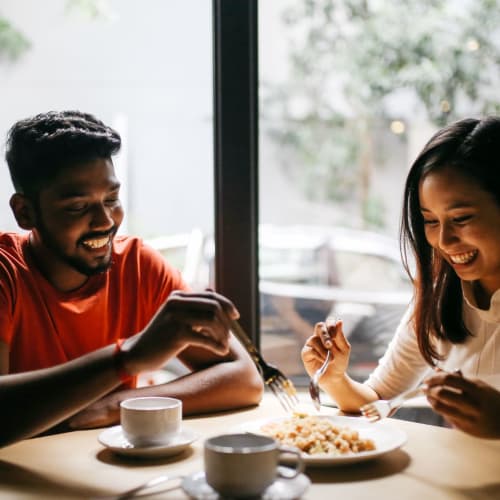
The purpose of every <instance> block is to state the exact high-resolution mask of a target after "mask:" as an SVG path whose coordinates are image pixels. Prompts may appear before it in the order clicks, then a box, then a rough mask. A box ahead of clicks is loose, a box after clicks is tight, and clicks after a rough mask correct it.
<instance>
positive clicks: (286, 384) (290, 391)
mask: <svg viewBox="0 0 500 500" xmlns="http://www.w3.org/2000/svg"><path fill="white" fill-rule="evenodd" d="M231 331H232V332H233V333H234V334H235V336H236V337H237V338H238V340H239V341H240V342H241V343H242V345H243V347H244V348H245V349H246V350H247V352H248V354H250V356H251V357H252V360H253V362H254V363H255V365H256V366H257V368H258V370H259V371H260V374H261V375H262V379H263V380H264V384H265V385H266V386H267V387H269V389H270V390H271V392H272V393H273V394H274V395H275V396H276V397H277V398H278V401H279V402H280V404H281V406H282V407H283V409H284V410H285V411H287V412H291V411H293V410H294V408H295V406H296V405H297V404H298V402H299V398H298V396H297V391H296V390H295V386H294V385H293V382H292V381H291V380H290V379H289V378H288V377H287V376H285V375H284V374H283V372H282V371H281V370H279V369H278V368H276V367H275V366H273V365H270V364H269V363H267V362H266V361H264V358H263V357H262V355H261V354H260V352H259V351H258V350H257V348H256V347H255V346H254V345H253V343H252V341H251V340H250V337H249V336H248V335H247V334H246V333H245V331H244V330H243V328H242V327H241V325H240V324H239V323H238V322H237V321H236V320H232V321H231Z"/></svg>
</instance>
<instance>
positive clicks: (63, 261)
mask: <svg viewBox="0 0 500 500" xmlns="http://www.w3.org/2000/svg"><path fill="white" fill-rule="evenodd" d="M119 189H120V183H119V182H118V180H117V178H116V176H115V172H114V168H113V163H112V161H111V160H110V159H104V158H98V159H96V160H93V161H90V162H86V163H83V164H81V165H77V166H74V167H71V168H67V169H63V170H61V172H60V173H59V174H58V176H57V177H56V178H55V179H53V180H52V181H51V182H50V184H49V185H47V186H46V187H44V188H42V189H41V190H40V193H39V197H38V200H37V203H36V205H37V206H36V223H35V227H34V228H33V233H32V241H31V243H32V245H33V247H34V250H35V253H36V255H37V257H38V258H41V259H42V262H41V264H42V267H43V268H45V270H47V269H53V268H56V269H57V270H58V272H59V271H61V270H62V269H66V271H67V272H68V273H74V272H75V271H76V272H77V273H79V274H80V275H85V276H90V275H93V274H97V273H101V272H104V271H106V270H107V269H108V268H109V266H110V264H111V255H112V241H113V237H114V235H115V233H116V231H117V230H118V228H119V226H120V224H121V222H122V220H123V209H122V206H121V203H120V199H119ZM49 279H50V277H49Z"/></svg>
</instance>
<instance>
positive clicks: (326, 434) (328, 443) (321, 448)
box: [260, 413, 376, 455]
mask: <svg viewBox="0 0 500 500" xmlns="http://www.w3.org/2000/svg"><path fill="white" fill-rule="evenodd" d="M260 430H261V432H262V433H264V434H267V435H268V436H271V437H273V438H275V439H276V440H278V441H279V442H280V443H282V444H284V445H288V446H295V447H296V448H299V450H301V451H302V452H303V453H306V454H307V455H319V454H328V455H344V454H349V453H360V452H363V451H373V450H375V449H376V447H375V443H374V441H373V440H372V439H363V438H361V437H360V435H359V432H358V431H357V430H355V429H351V428H350V427H348V426H339V425H335V424H334V423H333V422H332V421H330V420H329V419H328V418H322V417H319V416H314V415H308V414H305V413H294V414H293V415H292V417H290V418H287V419H284V420H280V421H273V422H268V423H266V424H264V425H263V426H262V427H261V428H260Z"/></svg>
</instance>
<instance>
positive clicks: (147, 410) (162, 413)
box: [120, 397, 182, 447]
mask: <svg viewBox="0 0 500 500" xmlns="http://www.w3.org/2000/svg"><path fill="white" fill-rule="evenodd" d="M181 421H182V401H181V400H179V399H175V398H162V397H142V398H131V399H126V400H124V401H122V402H121V403H120V423H121V426H122V431H123V434H124V436H125V438H126V439H127V441H128V442H129V443H131V444H133V445H134V446H137V447H144V446H159V445H164V444H167V443H168V442H169V441H170V440H171V439H172V438H173V437H174V436H175V435H176V434H178V433H179V432H180V429H181Z"/></svg>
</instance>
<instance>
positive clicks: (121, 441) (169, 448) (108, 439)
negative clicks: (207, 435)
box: [97, 425, 200, 458]
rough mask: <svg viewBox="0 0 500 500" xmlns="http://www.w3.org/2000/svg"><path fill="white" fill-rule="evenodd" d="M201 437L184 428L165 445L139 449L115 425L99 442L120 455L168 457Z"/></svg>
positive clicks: (104, 432)
mask: <svg viewBox="0 0 500 500" xmlns="http://www.w3.org/2000/svg"><path fill="white" fill-rule="evenodd" d="M199 437H200V435H199V434H198V433H197V432H195V431H193V430H191V429H186V428H183V429H182V430H181V431H180V432H179V434H176V435H175V436H174V437H172V439H171V440H170V441H169V442H168V443H166V444H163V445H159V446H144V447H138V446H134V445H133V444H132V443H129V441H127V439H126V438H125V436H124V435H123V431H122V426H121V425H115V426H114V427H109V428H108V429H106V430H104V431H103V432H101V433H100V434H99V436H98V438H97V439H98V440H99V442H100V443H101V444H102V445H104V446H106V448H109V449H110V450H111V451H114V452H115V453H118V454H119V455H127V456H134V457H146V458H154V457H168V456H171V455H176V454H178V453H181V452H182V451H183V450H184V449H186V448H187V447H188V446H189V445H190V444H191V443H192V442H193V441H196V440H197V439H198V438H199Z"/></svg>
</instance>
